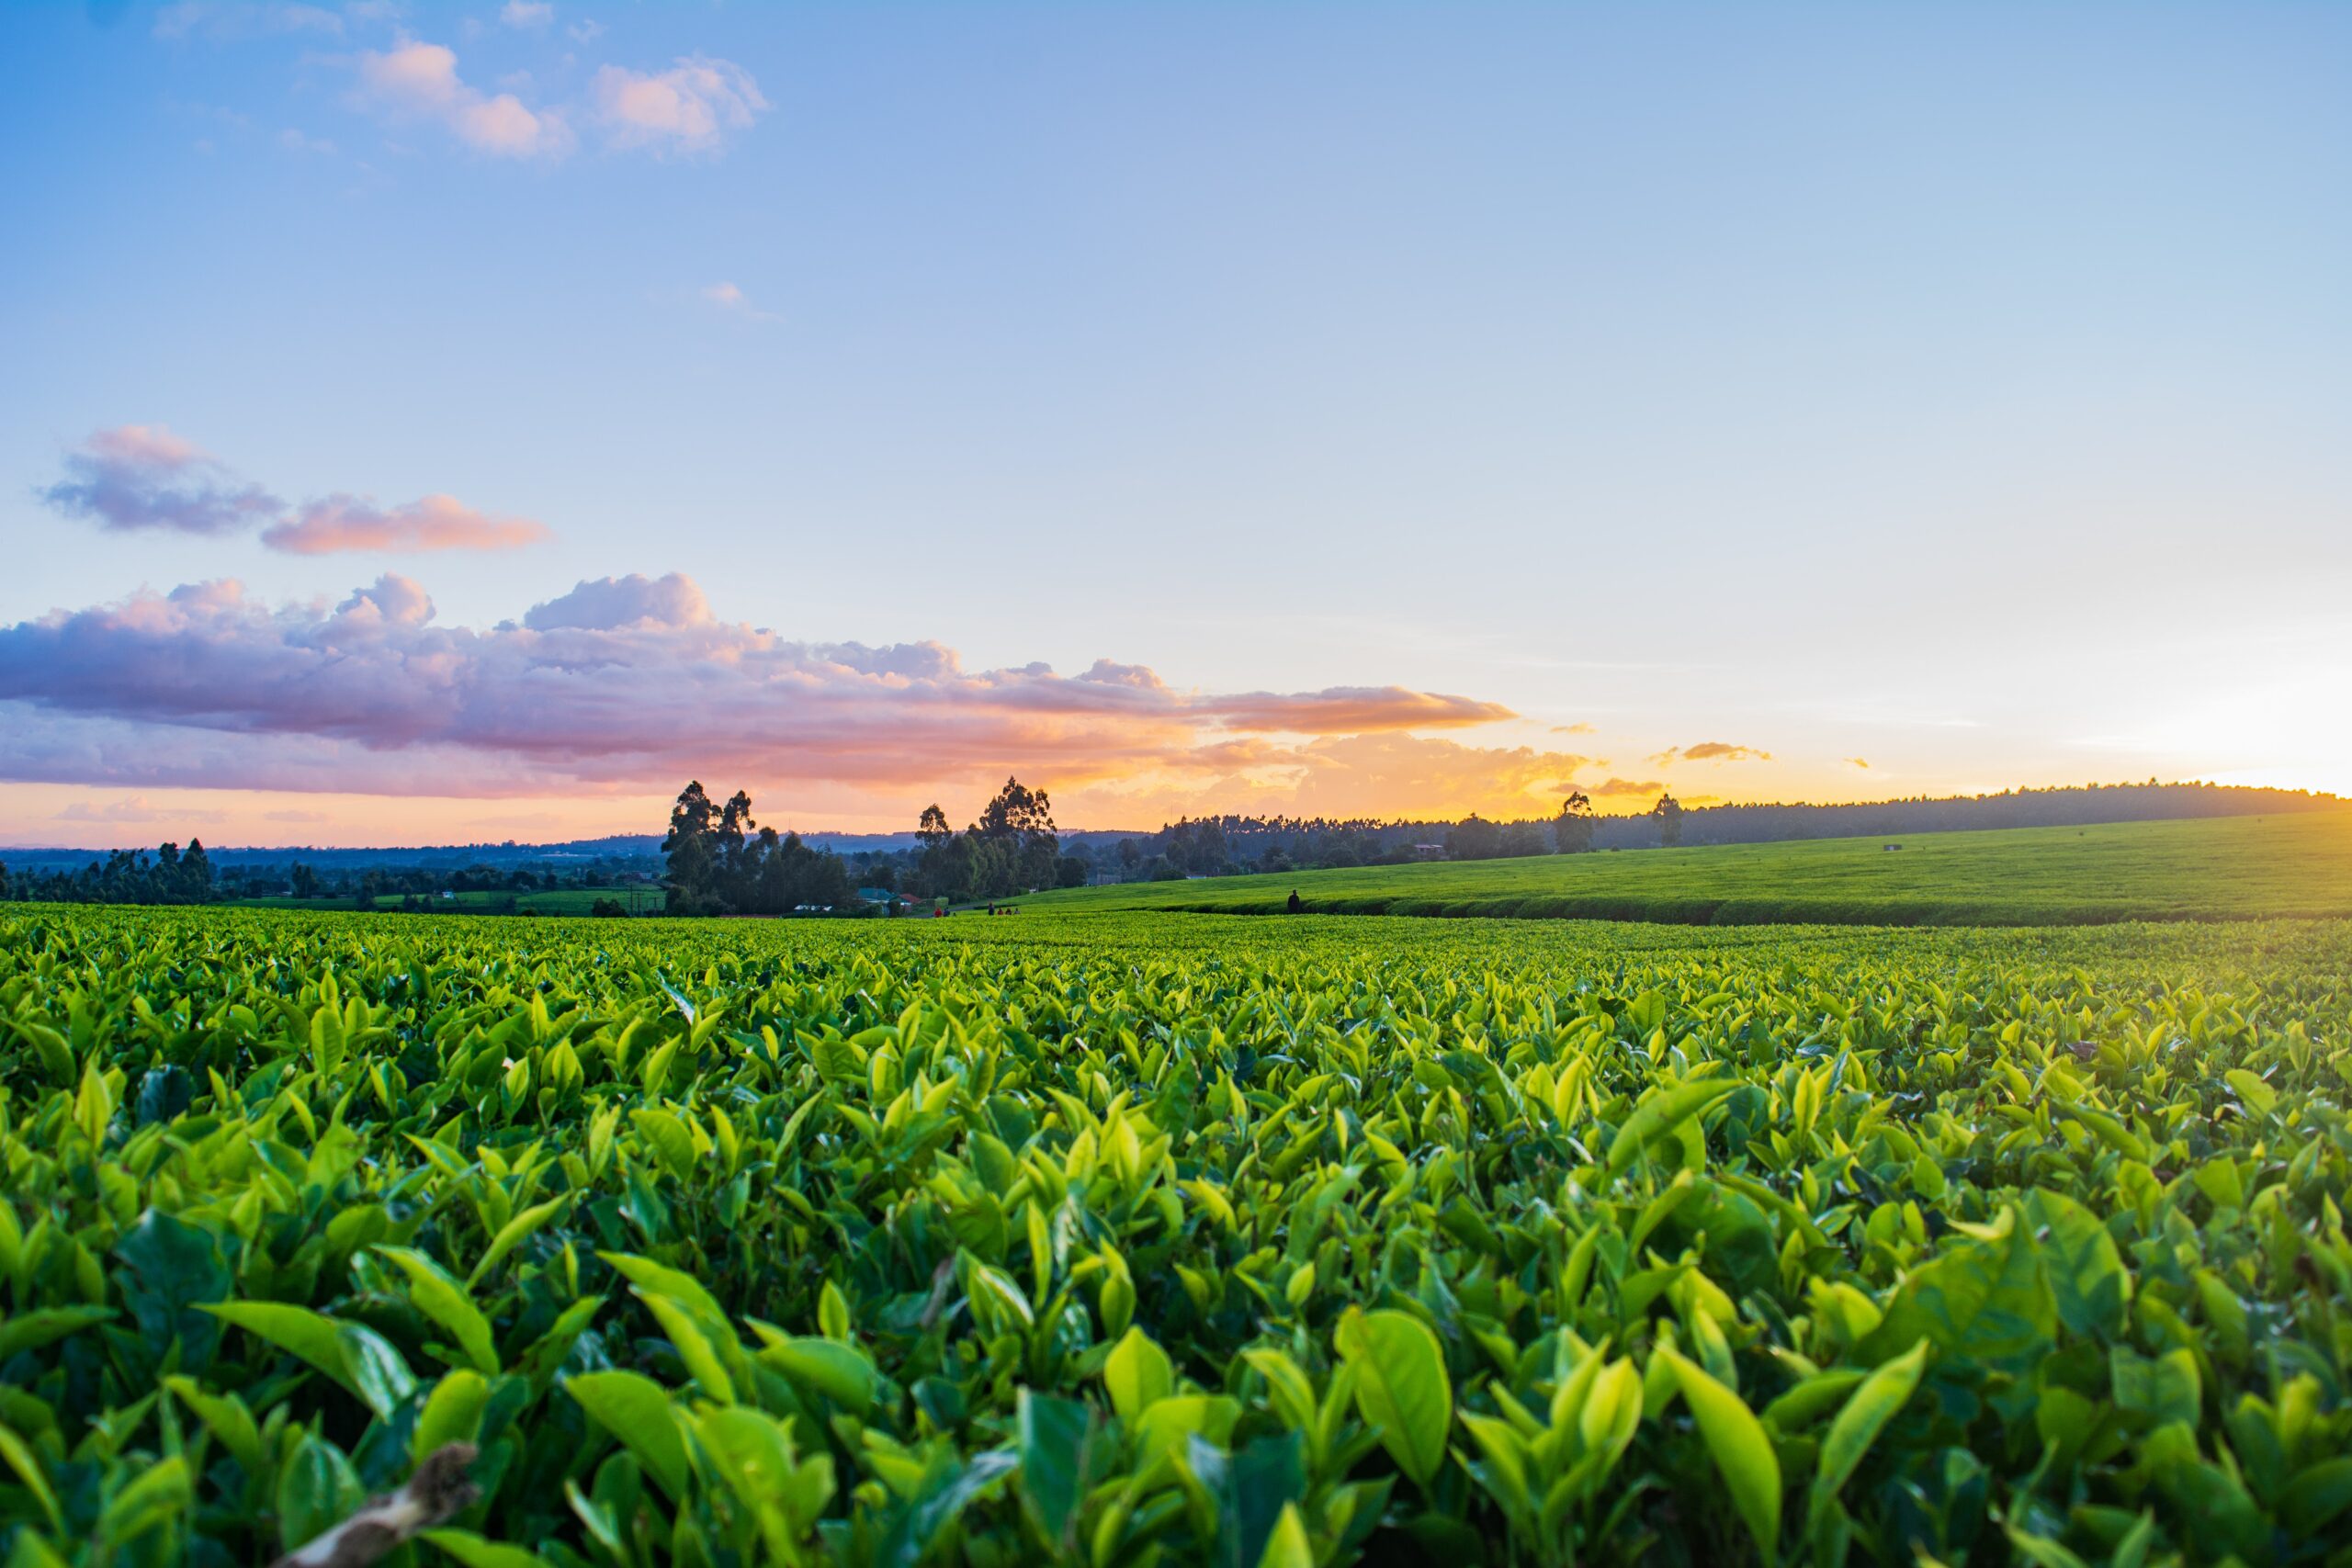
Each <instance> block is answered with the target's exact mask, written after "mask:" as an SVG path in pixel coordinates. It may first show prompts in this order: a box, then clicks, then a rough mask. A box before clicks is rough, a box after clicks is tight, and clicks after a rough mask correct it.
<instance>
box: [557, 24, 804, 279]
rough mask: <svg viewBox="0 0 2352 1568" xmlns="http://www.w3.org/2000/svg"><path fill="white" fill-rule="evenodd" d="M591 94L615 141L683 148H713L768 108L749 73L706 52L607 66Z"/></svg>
mask: <svg viewBox="0 0 2352 1568" xmlns="http://www.w3.org/2000/svg"><path fill="white" fill-rule="evenodd" d="M589 95H590V96H591V97H592V98H593V99H594V103H595V107H596V118H598V119H599V120H600V121H601V122H603V124H604V126H605V130H606V132H607V133H608V134H609V136H610V137H611V140H612V144H613V145H614V146H616V147H650V148H654V149H656V150H660V151H671V152H711V151H714V150H715V149H717V148H718V146H719V145H720V144H721V142H722V141H724V140H725V136H726V133H727V132H728V131H729V130H743V129H745V128H746V127H748V126H749V125H750V124H751V123H752V120H753V119H754V118H757V117H758V116H759V115H761V114H763V113H764V112H765V111H766V109H767V107H768V101H767V99H766V98H764V97H763V96H761V95H760V87H759V84H758V83H756V82H754V81H752V73H750V72H748V71H746V70H744V69H743V68H742V67H741V66H740V65H737V64H734V63H732V62H729V61H724V60H711V59H708V58H706V57H704V56H701V55H695V56H692V57H690V58H686V59H682V60H680V61H679V62H677V63H676V64H675V65H673V66H672V67H671V68H670V69H669V70H667V71H659V72H642V71H629V70H626V69H624V68H622V67H620V66H617V65H607V66H605V67H603V68H602V69H600V70H599V71H598V72H597V73H596V75H595V79H594V81H593V82H592V83H590V85H589ZM721 287H723V288H732V287H733V286H732V285H722V286H721Z"/></svg>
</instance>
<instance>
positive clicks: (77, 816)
mask: <svg viewBox="0 0 2352 1568" xmlns="http://www.w3.org/2000/svg"><path fill="white" fill-rule="evenodd" d="M164 815H165V813H164V812H163V811H161V810H158V809H157V808H156V807H153V806H152V805H150V804H149V803H148V800H147V797H146V796H145V795H131V796H130V797H129V798H128V799H125V800H103V801H100V800H77V801H75V802H74V803H73V804H72V805H70V806H68V807H64V808H63V809H62V810H60V811H57V812H55V813H53V814H52V815H51V818H50V819H51V821H54V822H155V821H160V820H162V819H163V818H164Z"/></svg>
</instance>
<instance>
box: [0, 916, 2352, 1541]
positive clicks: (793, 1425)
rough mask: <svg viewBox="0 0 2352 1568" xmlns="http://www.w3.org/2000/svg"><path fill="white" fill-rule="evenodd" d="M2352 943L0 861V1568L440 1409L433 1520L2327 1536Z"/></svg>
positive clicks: (2339, 1371)
mask: <svg viewBox="0 0 2352 1568" xmlns="http://www.w3.org/2000/svg"><path fill="white" fill-rule="evenodd" d="M526 933H527V934H526ZM2347 976H2352V928H2347V927H2346V926H2345V925H2342V924H2300V925H2299V924H2292V923H2272V924H2261V925H2241V926H2234V927H2228V928H2187V927H2171V928H2144V927H2142V928H2127V929H2112V930H2106V931H2076V932H2064V931H2062V932H2051V931H2004V932H1964V933H1928V932H1889V931H1849V932H1843V933H1831V932H1825V931H1770V932H1764V931H1746V932H1724V933H1709V932H1699V931H1673V930H1663V929H1658V928H1634V927H1618V928H1605V927H1604V928H1595V927H1580V928H1568V927H1544V926H1533V925H1461V926H1450V927H1434V928H1433V927H1430V926H1427V925H1415V924H1412V923H1410V922H1403V921H1380V920H1344V921H1343V920H1318V919H1311V918H1306V919H1295V920H1283V921H1265V922H1255V921H1253V922H1223V923H1220V922H1207V921H1199V920H1184V919H1173V918H1170V917H1167V916H1104V917H1077V918H1065V919H1056V918H1050V917H1047V916H1044V915H1036V916H1033V917H1031V918H1029V919H1023V920H1019V921H989V920H979V919H969V920H962V919H958V920H939V921H901V922H871V923H863V924H856V925H851V924H842V925H816V924H809V925H782V924H760V925H745V924H717V923H708V922H701V923H695V922H684V921H673V920H638V921H630V922H626V923H623V922H609V923H605V922H599V923H594V924H589V923H562V924H553V923H541V924H537V925H534V926H530V927H521V926H516V925H512V924H496V923H492V922H483V921H473V920H463V919H438V918H434V917H429V916H428V917H419V918H417V919H408V920H401V921H398V922H390V921H386V920H383V919H377V918H372V917H366V916H351V915H341V914H325V913H313V912H277V911H261V910H234V911H218V910H215V911H179V910H135V911H134V910H116V909H89V908H71V909H69V908H53V907H35V908H25V907H11V908H9V909H8V910H6V911H0V1161H5V1168H6V1187H5V1196H4V1197H0V1303H5V1306H6V1317H5V1318H0V1550H6V1551H8V1552H10V1553H11V1561H12V1562H24V1563H34V1564H38V1563H48V1562H92V1563H96V1562H107V1563H120V1564H134V1565H135V1564H146V1563H158V1564H160V1563H165V1562H179V1561H187V1562H197V1563H208V1564H209V1563H234V1562H260V1561H265V1560H266V1559H268V1558H269V1557H270V1556H271V1555H272V1554H273V1553H275V1552H277V1551H279V1550H281V1549H282V1548H285V1547H289V1546H292V1545H296V1544H299V1543H300V1542H301V1541H303V1540H307V1539H309V1538H310V1537H311V1535H313V1534H315V1533H316V1532H318V1531H320V1530H322V1529H326V1528H328V1527H329V1526H331V1525H332V1524H334V1522H335V1521H337V1520H339V1519H341V1518H343V1517H346V1516H347V1515H348V1514H349V1513H350V1512H352V1511H353V1510H354V1509H355V1508H356V1506H358V1504H359V1502H360V1500H361V1499H362V1498H364V1497H365V1496H367V1495H369V1494H371V1493H379V1492H385V1491H390V1490H391V1489H392V1488H393V1487H395V1486H397V1485H398V1484H399V1483H400V1482H401V1480H402V1479H403V1478H404V1477H405V1476H406V1475H407V1473H408V1472H409V1471H410V1469H411V1468H412V1466H413V1464H414V1462H415V1461H416V1460H417V1459H418V1458H419V1457H420V1456H422V1455H424V1454H426V1453H429V1452H432V1451H434V1450H436V1449H438V1448H439V1447H441V1446H442V1445H444V1444H447V1443H451V1442H467V1443H472V1444H475V1445H478V1446H479V1449H480V1451H481V1458H480V1460H479V1461H478V1462H477V1463H476V1464H475V1466H474V1469H473V1480H474V1482H475V1483H477V1484H478V1485H479V1486H480V1487H481V1492H482V1494H483V1495H482V1498H481V1501H480V1502H478V1503H476V1504H475V1505H473V1506H470V1507H469V1508H468V1509H467V1510H466V1511H465V1512H463V1513H462V1514H460V1515H459V1516H458V1517H457V1518H455V1519H454V1520H452V1521H451V1522H450V1523H449V1524H448V1525H447V1527H445V1528H443V1529H435V1530H434V1531H432V1532H430V1533H429V1534H428V1536H427V1537H426V1538H425V1540H428V1541H429V1542H430V1543H431V1544H430V1546H429V1547H423V1548H419V1549H417V1550H418V1553H419V1556H420V1559H421V1560H437V1559H439V1558H444V1557H446V1558H447V1559H450V1560H454V1561H456V1562H463V1563H493V1564H499V1565H502V1568H504V1565H507V1564H519V1563H526V1562H533V1561H540V1562H555V1563H563V1564H596V1565H599V1568H616V1565H621V1564H629V1565H636V1564H647V1565H650V1564H654V1563H659V1562H687V1563H708V1564H714V1565H721V1564H748V1563H752V1562H784V1563H800V1562H807V1563H815V1562H839V1563H849V1564H867V1563H891V1564H914V1563H921V1562H957V1561H963V1562H978V1563H983V1564H1012V1563H1025V1562H1069V1563H1080V1562H1082V1563H1085V1564H1087V1565H1089V1568H1120V1565H1126V1564H1136V1565H1142V1564H1148V1563H1152V1562H1218V1563H1236V1564H1242V1565H1245V1568H1247V1565H1252V1564H1261V1563H1273V1564H1283V1565H1292V1564H1298V1565H1305V1564H1318V1565H1320V1564H1344V1563H1349V1562H1357V1561H1385V1562H1397V1561H1442V1562H1450V1563H1455V1564H1469V1563H1475V1562H1528V1563H1565V1562H1572V1561H1583V1562H1623V1561H1631V1560H1634V1559H1636V1558H1640V1559H1642V1560H1644V1561H1648V1562H1661V1563H1668V1564H1702V1563H1723V1562H1740V1561H1744V1560H1760V1561H1767V1562H1802V1563H1809V1564H1822V1565H1836V1564H1840V1563H1847V1562H1855V1563H1860V1562H1889V1563H1905V1564H1907V1563H1912V1562H1939V1563H1948V1564H1960V1563H1962V1562H1977V1563H1990V1562H2007V1561H2010V1560H2011V1559H2012V1558H2013V1557H2014V1558H2018V1559H2022V1560H2025V1561H2030V1562H2041V1563H2051V1564H2065V1563H2072V1562H2100V1561H2114V1562H2132V1563H2140V1564H2155V1563H2163V1562H2188V1563H2208V1562H2211V1563H2219V1562H2230V1561H2234V1562H2242V1563H2245V1564H2248V1565H2260V1564H2280V1565H2284V1564H2293V1563H2301V1562H2340V1561H2342V1560H2343V1557H2342V1546H2341V1543H2342V1542H2343V1541H2344V1540H2346V1533H2347V1530H2352V1404H2347V1398H2346V1380H2347V1377H2352V1316H2347V1307H2352V1300H2347V1296H2348V1295H2352V1239H2347V1237H2346V1235H2345V1231H2344V1224H2343V1217H2342V1213H2341V1206H2342V1203H2343V1201H2344V1197H2345V1191H2346V1179H2347V1170H2352V1165H2348V1164H2347V1162H2352V1123H2348V1122H2347V1118H2346V1112H2345V1110H2344V1105H2345V1100H2346V1091H2347V1087H2352V979H2347ZM2332 1553H2333V1554H2334V1555H2331V1554H2332Z"/></svg>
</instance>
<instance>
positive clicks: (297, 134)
mask: <svg viewBox="0 0 2352 1568" xmlns="http://www.w3.org/2000/svg"><path fill="white" fill-rule="evenodd" d="M277 144H278V145H279V146H280V147H283V148H285V149H286V150H287V151H288V152H314V153H316V154H318V155H319V156H320V157H322V158H332V157H334V142H332V141H327V140H326V139H325V138H323V137H318V136H306V135H304V134H303V133H302V132H301V131H300V130H296V129H295V128H294V127H292V126H290V125H289V126H288V127H287V128H286V129H285V130H281V131H279V132H278V133H277Z"/></svg>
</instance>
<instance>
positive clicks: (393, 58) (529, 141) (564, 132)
mask: <svg viewBox="0 0 2352 1568" xmlns="http://www.w3.org/2000/svg"><path fill="white" fill-rule="evenodd" d="M358 75H359V85H358V88H357V90H356V97H357V99H358V101H359V103H360V104H361V105H362V106H363V107H371V108H374V109H377V110H379V111H380V112H382V113H384V114H387V115H389V116H390V117H392V118H395V119H400V120H424V121H428V122H431V123H433V124H436V125H439V126H440V127H442V128H443V129H444V130H447V131H448V132H449V134H450V135H452V136H454V137H456V138H457V139H458V141H462V142H463V143H465V144H466V145H467V146H468V147H470V148H472V149H473V150H474V151H476V152H483V153H487V154H489V155H490V156H492V157H494V158H560V157H562V156H563V155H564V154H565V153H567V152H571V147H572V142H573V137H572V134H571V126H570V125H569V124H568V123H567V122H566V120H565V118H564V116H563V113H562V111H561V110H560V109H551V108H544V109H533V108H530V107H527V106H526V105H525V104H524V102H523V100H522V99H520V98H518V97H516V96H515V95H514V94H512V93H500V94H498V95H496V96H491V95H488V94H485V93H483V92H481V90H480V89H479V88H476V87H470V86H468V85H466V84H465V82H464V81H462V80H461V79H460V78H459V77H458V56H457V54H456V52H455V51H452V50H450V49H448V48H447V47H445V46H444V45H441V44H437V43H423V42H419V41H417V40H415V39H404V40H402V41H401V42H400V43H399V44H396V45H395V46H394V47H393V48H391V49H390V50H387V51H377V50H364V51H361V52H360V54H359V58H358Z"/></svg>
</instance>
